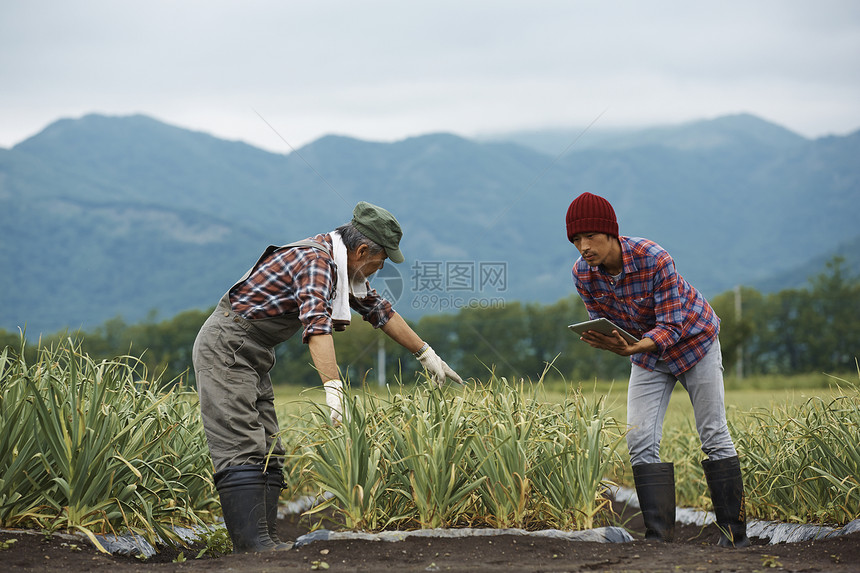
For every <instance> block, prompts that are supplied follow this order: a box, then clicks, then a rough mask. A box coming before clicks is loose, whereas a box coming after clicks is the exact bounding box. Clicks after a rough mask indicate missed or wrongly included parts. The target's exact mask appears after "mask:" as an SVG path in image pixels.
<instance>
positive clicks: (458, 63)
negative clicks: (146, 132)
mask: <svg viewBox="0 0 860 573" xmlns="http://www.w3.org/2000/svg"><path fill="white" fill-rule="evenodd" d="M858 71H860V4H858V3H856V2H853V1H836V0H823V1H822V0H785V1H776V0H767V1H757V2H740V1H737V0H729V1H724V2H720V3H707V4H703V3H691V2H682V1H679V0H658V1H651V2H638V1H633V0H624V1H600V2H599V1H579V2H569V1H550V0H529V1H525V0H522V1H508V2H499V1H493V2H491V1H471V2H462V1H459V2H454V1H450V0H437V1H435V2H402V1H400V2H395V1H390V0H385V1H373V0H370V1H367V2H352V1H347V0H337V1H335V0H322V1H315V2H282V1H275V0H267V1H264V0H258V1H250V2H241V3H240V2H230V1H227V0H211V1H208V2H201V1H184V2H171V1H167V0H154V1H150V2H121V3H120V2H113V1H109V0H84V1H79V2H74V3H56V2H50V1H47V0H35V1H30V2H26V3H6V5H4V7H3V8H2V9H0V77H2V78H4V84H5V86H7V88H6V89H3V90H0V114H2V115H0V146H4V147H8V146H11V145H12V144H14V143H17V142H18V141H20V140H21V139H23V138H25V137H28V136H30V135H32V134H34V133H35V132H37V131H38V130H39V129H41V128H42V127H44V126H45V125H47V124H48V123H50V122H52V121H54V120H56V119H58V118H60V117H69V116H72V117H74V116H79V115H82V114H85V113H89V112H100V113H109V114H128V113H145V114H148V115H152V116H154V117H157V118H159V119H161V120H163V121H166V122H169V123H173V124H176V125H180V126H183V127H189V128H193V129H198V130H202V131H207V132H210V133H213V134H215V135H217V136H219V137H225V138H228V139H243V140H246V141H248V142H250V143H252V144H254V145H258V146H260V147H264V148H268V149H273V150H279V151H285V150H284V149H283V142H281V141H280V140H279V139H277V137H276V136H274V134H272V133H271V130H270V129H269V128H268V127H267V126H266V125H265V124H264V123H263V122H261V121H260V120H259V118H258V117H257V116H256V114H255V113H254V110H257V111H259V113H261V114H262V115H263V116H264V117H266V118H267V120H268V121H270V122H271V123H272V124H273V125H275V126H276V127H277V128H278V130H279V131H282V133H283V135H284V137H285V138H287V139H288V140H291V143H293V144H294V145H302V144H304V143H307V142H309V141H310V140H312V139H315V138H317V137H320V136H322V135H324V134H326V133H340V134H348V135H352V136H355V137H360V138H363V139H372V140H390V139H398V138H402V137H406V136H409V135H415V134H419V133H426V132H433V131H453V132H456V133H461V134H464V135H470V134H474V133H477V132H489V131H503V130H509V129H522V128H530V127H542V126H558V127H560V126H582V125H586V124H588V123H589V122H590V121H592V120H593V119H594V118H595V117H597V116H598V115H599V114H601V113H602V112H604V111H605V114H604V115H603V116H602V117H601V120H600V121H601V124H605V125H643V124H652V123H666V122H671V123H676V122H681V121H688V120H692V119H697V118H702V117H714V116H717V115H722V114H726V113H735V112H740V111H745V112H750V113H755V114H757V115H760V116H762V117H764V118H766V119H769V120H771V121H774V122H777V123H779V124H781V125H784V126H786V127H788V128H790V129H793V130H795V131H798V132H800V133H802V134H804V135H807V136H819V135H823V134H826V133H831V132H835V133H847V132H849V131H853V130H854V129H857V128H858V127H860V109H858V108H860V106H857V102H858V101H860V98H858V95H860V74H858V73H857V72H858ZM8 86H11V88H9V87H8Z"/></svg>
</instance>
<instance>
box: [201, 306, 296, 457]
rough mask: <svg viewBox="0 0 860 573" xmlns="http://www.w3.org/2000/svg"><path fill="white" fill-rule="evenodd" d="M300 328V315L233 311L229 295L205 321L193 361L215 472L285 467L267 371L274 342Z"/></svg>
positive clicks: (281, 340)
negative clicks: (257, 316)
mask: <svg viewBox="0 0 860 573" xmlns="http://www.w3.org/2000/svg"><path fill="white" fill-rule="evenodd" d="M299 328H301V322H300V321H299V319H298V316H297V315H287V316H281V317H277V318H271V319H262V320H246V319H244V318H242V317H241V316H239V315H238V314H236V313H235V312H233V311H232V309H231V308H230V302H229V299H228V298H227V296H226V295H225V296H224V298H222V299H221V301H220V302H219V303H218V306H217V307H216V308H215V311H214V312H213V313H212V315H211V316H209V318H208V319H207V320H206V322H205V323H204V324H203V327H202V328H201V329H200V332H199V333H198V335H197V338H196V340H195V341H194V349H193V352H192V360H193V362H194V374H195V376H196V378H197V393H198V394H199V396H200V414H201V417H202V419H203V428H204V430H205V432H206V440H207V442H208V443H209V453H210V455H211V456H212V464H213V465H214V467H215V471H216V472H217V471H220V470H222V469H224V468H226V467H229V466H240V465H247V464H262V463H265V462H266V460H267V455H268V454H269V453H270V452H271V454H272V458H271V459H270V460H269V462H268V463H269V467H272V468H280V467H282V466H283V456H284V453H285V452H284V447H283V445H282V444H281V441H280V440H279V439H276V438H275V437H274V436H275V434H277V433H278V431H279V428H278V420H277V416H276V415H275V404H274V399H275V394H274V390H273V388H272V380H271V378H270V377H269V371H271V369H272V367H273V366H274V365H275V351H274V347H275V345H277V344H279V343H280V342H283V341H284V340H286V339H288V338H290V337H291V336H292V335H293V334H295V333H296V332H297V331H298V330H299Z"/></svg>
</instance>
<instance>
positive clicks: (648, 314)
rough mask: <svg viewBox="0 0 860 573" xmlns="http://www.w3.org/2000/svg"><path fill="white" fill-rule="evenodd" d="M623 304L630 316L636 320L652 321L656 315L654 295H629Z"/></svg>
mask: <svg viewBox="0 0 860 573" xmlns="http://www.w3.org/2000/svg"><path fill="white" fill-rule="evenodd" d="M624 304H625V305H626V306H627V309H628V311H629V312H630V314H631V315H632V316H635V317H636V318H637V319H638V320H641V321H643V322H647V323H649V324H650V323H653V322H654V320H655V317H656V312H655V309H654V297H653V296H650V295H646V296H631V297H627V298H625V299H624Z"/></svg>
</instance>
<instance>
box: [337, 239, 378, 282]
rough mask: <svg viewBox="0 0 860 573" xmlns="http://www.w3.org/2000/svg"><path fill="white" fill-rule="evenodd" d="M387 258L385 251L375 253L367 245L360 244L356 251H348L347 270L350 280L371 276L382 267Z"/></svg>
mask: <svg viewBox="0 0 860 573" xmlns="http://www.w3.org/2000/svg"><path fill="white" fill-rule="evenodd" d="M386 258H387V257H386V256H385V251H383V252H381V253H376V254H374V253H371V252H370V249H368V248H367V246H366V245H360V246H359V247H358V248H357V249H356V250H355V251H353V252H347V272H348V273H349V278H350V280H353V281H355V280H362V279H366V278H368V277H370V276H371V275H372V274H373V273H375V272H376V271H378V270H379V269H381V268H382V266H383V264H384V263H385V259H386Z"/></svg>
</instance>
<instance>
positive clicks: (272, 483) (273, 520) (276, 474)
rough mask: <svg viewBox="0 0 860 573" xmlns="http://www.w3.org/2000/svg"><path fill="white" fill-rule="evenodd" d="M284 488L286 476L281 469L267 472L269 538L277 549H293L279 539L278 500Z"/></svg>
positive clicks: (290, 545)
mask: <svg viewBox="0 0 860 573" xmlns="http://www.w3.org/2000/svg"><path fill="white" fill-rule="evenodd" d="M283 487H284V474H283V470H281V468H273V469H270V470H269V471H268V472H266V525H267V529H268V531H269V538H270V539H271V540H272V541H273V542H274V543H275V549H291V548H292V547H293V544H292V543H284V542H283V541H281V540H280V538H279V537H278V500H279V499H280V497H281V489H282V488H283Z"/></svg>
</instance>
